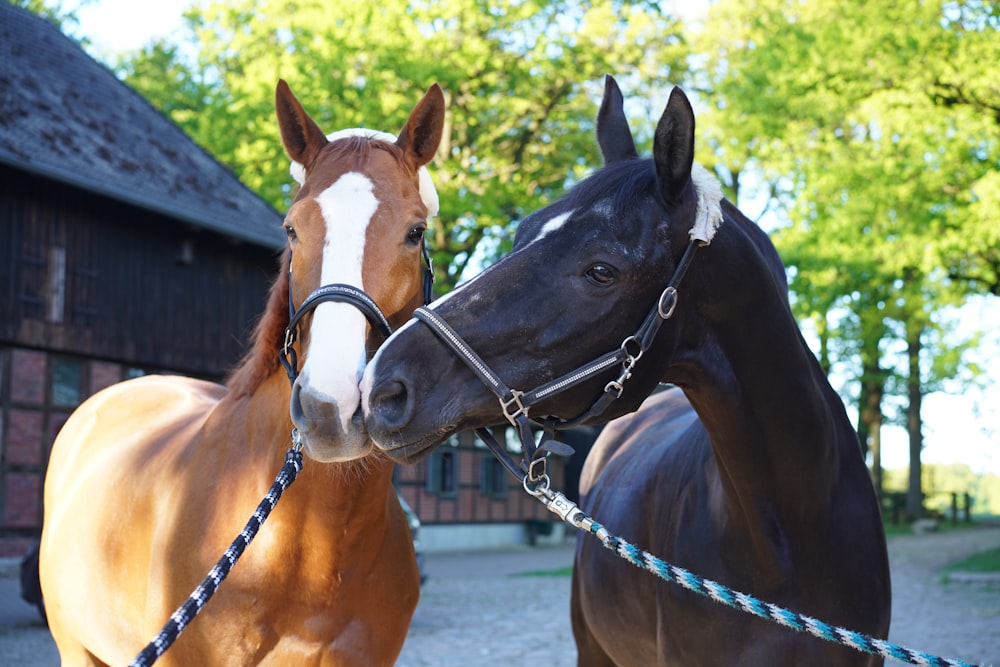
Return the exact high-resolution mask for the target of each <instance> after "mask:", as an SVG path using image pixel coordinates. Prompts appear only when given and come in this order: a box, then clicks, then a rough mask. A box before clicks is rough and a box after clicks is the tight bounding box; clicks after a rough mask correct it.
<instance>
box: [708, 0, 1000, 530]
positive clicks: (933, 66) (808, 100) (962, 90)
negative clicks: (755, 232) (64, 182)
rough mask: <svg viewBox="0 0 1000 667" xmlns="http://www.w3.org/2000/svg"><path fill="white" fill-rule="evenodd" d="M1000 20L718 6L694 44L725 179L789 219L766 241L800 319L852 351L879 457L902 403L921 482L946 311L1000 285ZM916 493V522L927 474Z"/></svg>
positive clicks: (866, 428) (939, 13) (727, 1)
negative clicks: (751, 188)
mask: <svg viewBox="0 0 1000 667" xmlns="http://www.w3.org/2000/svg"><path fill="white" fill-rule="evenodd" d="M997 11H998V10H997V9H996V8H995V7H994V6H993V5H992V4H987V3H982V2H978V0H973V1H971V2H958V3H955V2H940V1H939V2H929V3H928V2H918V1H917V0H910V1H908V2H902V3H897V4H895V5H892V6H886V7H882V8H880V10H879V11H878V12H872V11H870V8H868V7H867V6H864V5H863V4H862V3H856V2H852V1H850V0H809V1H807V2H799V1H797V0H760V1H758V2H755V3H745V2H735V1H731V0H720V2H718V3H717V4H715V5H713V7H712V11H711V12H710V15H709V19H708V21H707V23H706V26H705V31H704V33H703V35H702V36H701V38H700V39H699V41H698V43H697V46H698V50H699V51H702V52H704V53H705V54H707V55H706V56H705V58H706V63H707V68H706V71H707V72H709V76H707V77H705V79H706V80H705V82H704V88H705V89H706V91H707V92H709V94H710V95H711V96H712V97H713V99H714V100H715V103H714V105H713V109H712V111H713V114H712V118H713V122H714V123H715V125H716V128H717V129H716V134H717V136H718V137H719V139H717V140H716V141H715V144H714V149H715V151H716V152H717V154H718V156H719V158H718V160H719V161H721V162H723V164H724V165H725V166H724V169H722V171H724V172H729V173H740V172H746V171H748V170H751V171H752V172H756V174H757V175H758V178H759V179H760V180H761V181H762V182H763V183H764V184H765V185H766V187H768V188H769V189H770V194H771V197H770V198H771V200H772V201H776V202H778V203H779V204H780V205H782V219H783V221H784V223H785V227H784V228H782V229H779V230H777V231H776V232H775V234H774V239H775V243H776V245H777V246H778V249H779V251H780V252H781V253H782V256H783V258H784V259H785V261H786V264H787V265H788V266H789V268H790V276H791V289H792V291H793V292H794V295H795V298H794V304H795V307H796V311H797V312H798V313H799V314H800V316H803V317H807V318H812V319H813V320H814V321H816V322H819V323H821V327H822V329H821V332H822V334H823V337H822V338H821V340H823V341H824V342H826V341H827V339H826V336H827V335H829V336H832V337H834V338H841V339H843V340H845V341H850V340H852V339H853V343H845V344H841V345H839V346H834V347H835V348H838V347H839V349H840V351H841V352H844V353H846V354H847V355H848V357H849V358H851V359H853V361H851V362H850V363H851V365H852V366H853V368H854V369H855V370H854V371H853V372H852V373H851V376H852V377H853V379H854V381H856V382H858V383H859V385H860V388H861V389H860V391H859V392H857V394H856V396H857V398H858V399H859V401H860V403H859V405H858V412H859V415H860V424H859V431H860V432H861V433H862V434H864V435H865V436H866V440H867V441H868V444H869V445H872V446H877V443H878V429H879V428H880V425H881V423H882V421H883V416H882V413H883V411H884V403H883V401H884V398H885V395H886V394H887V393H895V394H897V395H902V396H903V397H904V400H905V402H906V404H907V408H906V410H907V419H906V423H907V425H908V430H909V432H910V438H911V452H912V456H913V459H914V461H913V466H911V467H914V468H916V469H917V470H919V451H920V446H921V435H920V417H919V408H920V399H921V396H923V395H924V394H925V393H927V392H928V391H930V390H933V389H934V388H935V387H937V386H938V385H939V383H940V380H941V379H943V378H946V377H949V376H953V375H954V374H955V373H956V369H957V368H958V365H957V361H958V360H959V359H960V355H957V356H956V355H955V354H954V351H953V350H950V349H944V348H941V347H939V346H936V345H935V343H936V342H937V341H941V340H942V336H941V335H940V331H941V330H942V329H943V328H947V326H948V323H947V322H946V321H943V319H942V313H943V312H946V308H945V307H946V306H949V305H953V304H956V303H960V302H961V300H962V299H963V298H964V296H965V295H966V294H969V293H977V292H982V291H983V290H984V288H985V289H987V290H990V291H992V290H993V288H994V285H995V278H996V276H997V274H996V269H997V263H996V259H997V252H998V250H1000V243H998V240H997V225H996V224H995V221H994V222H993V223H992V228H991V229H989V230H987V229H985V227H984V226H983V223H984V222H985V220H987V219H992V218H995V211H996V208H993V209H992V214H991V213H989V212H988V211H989V210H990V209H988V208H986V207H987V206H989V204H988V202H991V201H992V202H996V197H997V192H998V191H997V189H996V185H997V183H998V180H997V178H996V173H997V168H998V155H1000V152H998V146H1000V133H998V131H997V113H996V110H997V108H1000V100H998V99H997V98H998V92H997V89H996V87H995V85H994V86H992V87H991V86H989V85H986V84H985V82H984V79H983V76H984V71H983V70H984V68H983V64H982V63H984V62H993V61H995V60H996V59H997V58H1000V40H997V35H996V32H997V24H998V15H997ZM709 44H714V45H716V47H717V48H715V49H714V50H713V49H712V48H710V47H709V46H708V45H709ZM987 69H988V68H987ZM725 137H729V140H728V141H727V140H725V139H724V138H725ZM734 138H735V139H734ZM734 156H735V158H734ZM734 164H735V166H734ZM984 202H987V203H985V204H984ZM970 233H971V234H970ZM894 322H895V323H899V325H898V326H897V325H895V324H893V323H894ZM831 325H832V327H831ZM896 342H899V343H901V344H902V349H901V350H900V351H899V352H895V350H896V349H898V348H899V347H900V346H899V345H897V344H896ZM824 353H825V352H824ZM945 358H947V359H949V360H950V361H951V362H952V363H950V364H946V363H938V361H939V360H941V359H945ZM897 369H898V370H897ZM896 377H899V378H905V381H904V382H894V378H896ZM901 385H902V386H901ZM903 387H905V390H903V391H901V389H902V388H903ZM910 494H911V506H910V511H911V513H916V512H918V511H919V499H920V497H921V496H920V477H919V473H917V474H916V475H915V476H914V477H913V484H912V486H911V490H910ZM914 501H915V503H916V504H914Z"/></svg>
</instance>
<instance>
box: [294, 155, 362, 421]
mask: <svg viewBox="0 0 1000 667" xmlns="http://www.w3.org/2000/svg"><path fill="white" fill-rule="evenodd" d="M316 203H317V204H318V205H319V208H320V211H321V212H322V213H323V218H324V219H325V220H326V239H325V241H324V244H323V266H322V269H321V271H320V274H321V275H320V284H322V285H329V284H330V283H344V284H348V285H354V286H356V287H359V288H361V289H364V284H363V283H362V266H363V265H364V252H365V233H366V231H367V229H368V223H369V222H370V221H371V219H372V217H373V216H374V215H375V211H376V209H377V208H378V200H377V199H376V198H375V194H374V184H373V183H372V182H371V180H369V179H368V178H367V177H366V176H364V175H362V174H358V173H355V172H349V173H346V174H344V175H343V176H341V177H340V178H338V179H337V180H336V182H334V183H333V184H332V185H330V187H328V188H327V189H326V190H324V191H323V192H321V193H320V194H319V196H317V197H316ZM366 334H367V320H365V317H364V315H362V314H361V311H359V310H358V309H357V308H355V307H354V306H351V305H349V304H345V303H336V302H324V303H321V304H320V305H319V306H317V307H316V310H315V312H314V314H313V321H312V327H311V329H310V334H309V349H308V352H307V354H306V363H305V365H304V367H303V369H302V378H303V382H304V383H307V384H308V385H309V386H310V387H311V388H312V389H313V390H314V391H315V392H317V393H320V394H324V395H326V396H329V397H331V399H332V400H335V401H336V402H337V404H338V408H339V413H340V421H341V426H342V427H343V428H344V430H345V432H346V431H348V430H349V426H350V421H351V417H352V416H353V415H354V412H355V411H356V410H357V407H358V404H359V402H360V400H361V394H360V392H359V391H358V381H359V380H360V378H361V374H362V372H363V371H364V367H365V358H366V353H365V336H366Z"/></svg>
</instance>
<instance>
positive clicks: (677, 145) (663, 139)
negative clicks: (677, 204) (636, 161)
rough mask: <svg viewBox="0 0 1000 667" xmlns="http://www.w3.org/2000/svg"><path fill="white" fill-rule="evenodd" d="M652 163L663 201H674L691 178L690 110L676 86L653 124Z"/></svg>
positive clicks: (692, 133)
mask: <svg viewBox="0 0 1000 667" xmlns="http://www.w3.org/2000/svg"><path fill="white" fill-rule="evenodd" d="M653 162H654V163H655V164H656V178H657V181H658V182H659V187H660V194H661V195H662V196H663V200H664V201H666V202H674V201H677V199H678V198H679V197H680V196H681V194H682V193H683V192H684V187H685V186H686V185H687V183H688V181H689V180H691V165H692V164H693V163H694V110H693V109H692V108H691V103H690V102H689V101H688V98H687V95H685V94H684V91H683V90H681V89H680V88H676V87H675V88H674V89H673V90H672V91H671V92H670V99H669V100H668V101H667V107H666V108H665V109H664V110H663V116H661V117H660V122H659V124H658V125H657V126H656V135H655V137H654V138H653Z"/></svg>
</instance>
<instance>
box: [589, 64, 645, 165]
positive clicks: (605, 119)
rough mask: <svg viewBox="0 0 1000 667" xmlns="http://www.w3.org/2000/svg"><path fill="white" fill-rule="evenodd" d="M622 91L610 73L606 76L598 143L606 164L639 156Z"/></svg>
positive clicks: (599, 116)
mask: <svg viewBox="0 0 1000 667" xmlns="http://www.w3.org/2000/svg"><path fill="white" fill-rule="evenodd" d="M623 105H624V101H623V100H622V91H621V90H620V89H619V88H618V82H617V81H615V80H614V77H612V76H611V75H610V74H609V75H607V76H605V77H604V99H602V100H601V108H600V110H599V111H598V112H597V143H598V144H599V145H600V147H601V155H603V156H604V164H611V163H612V162H618V161H619V160H631V159H634V158H637V157H639V153H638V152H637V151H636V150H635V141H633V140H632V130H630V129H629V127H628V120H627V119H626V118H625V109H624V107H623Z"/></svg>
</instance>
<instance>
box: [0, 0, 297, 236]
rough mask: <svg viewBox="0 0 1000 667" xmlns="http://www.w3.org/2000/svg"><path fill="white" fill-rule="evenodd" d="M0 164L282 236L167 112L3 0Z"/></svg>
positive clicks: (181, 215)
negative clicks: (154, 105) (165, 114)
mask: <svg viewBox="0 0 1000 667" xmlns="http://www.w3.org/2000/svg"><path fill="white" fill-rule="evenodd" d="M225 130H226V128H219V131H220V132H224V131H225ZM0 164H7V165H11V166H13V167H15V168H19V169H23V170H25V171H29V172H34V173H36V174H40V175H43V176H46V177H48V178H52V179H54V180H57V181H61V182H64V183H68V184H71V185H73V186H76V187H79V188H83V189H85V190H88V191H91V192H94V193H97V194H100V195H103V196H106V197H110V198H113V199H116V200H120V201H123V202H127V203H129V204H132V205H135V206H139V207H142V208H144V209H147V210H150V211H155V212H157V213H160V214H162V215H165V216H168V217H170V218H175V219H177V220H179V221H182V222H185V223H189V224H191V225H194V226H197V227H200V228H204V229H209V230H212V231H215V232H218V233H220V234H224V235H225V236H228V237H231V238H236V239H240V240H243V241H247V242H250V243H253V244H255V245H260V246H265V247H274V248H277V247H280V246H281V245H282V242H283V239H284V234H283V233H282V232H281V229H280V224H281V217H280V216H279V215H278V213H277V212H276V211H275V210H274V209H273V208H271V206H270V205H268V204H267V202H265V201H264V200H262V199H261V198H260V197H258V196H257V195H256V194H255V193H253V192H252V191H251V190H249V189H248V188H247V187H246V186H244V185H243V184H242V183H241V182H240V181H239V179H237V178H236V176H234V175H233V173H232V172H230V171H229V170H228V169H227V168H226V167H224V166H223V165H222V164H220V163H219V162H217V161H216V160H215V159H214V158H213V157H212V156H211V155H209V154H208V153H207V152H206V151H204V150H203V149H202V148H201V147H199V146H198V145H197V144H196V143H195V142H194V141H192V140H191V139H190V138H189V137H188V136H187V135H185V134H184V132H182V131H181V129H180V128H179V127H177V126H176V125H175V124H174V123H173V122H172V121H171V120H169V119H168V118H167V117H166V116H164V115H163V114H161V113H160V112H159V111H158V110H157V109H155V108H154V107H153V106H152V105H151V104H149V102H147V101H146V100H145V99H144V98H143V97H142V96H141V95H139V94H138V93H136V92H135V91H133V90H132V89H131V88H129V87H128V86H127V85H125V84H124V83H122V82H121V81H119V80H118V79H117V78H115V76H114V75H113V74H112V73H111V72H110V71H109V70H108V69H107V68H106V67H104V66H103V65H101V64H100V63H98V62H97V61H95V60H94V59H92V58H91V57H90V56H89V55H87V54H86V53H85V52H84V51H83V49H82V48H80V46H79V45H78V44H76V43H75V42H74V41H73V40H71V39H69V38H68V37H66V36H65V35H63V34H62V33H61V32H60V31H59V30H58V28H56V27H55V26H54V25H52V24H51V23H49V22H48V21H45V20H44V19H42V18H39V17H38V16H36V15H34V14H32V13H30V12H27V11H24V10H22V9H19V8H17V7H14V6H13V5H11V4H9V3H7V2H2V1H0Z"/></svg>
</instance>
